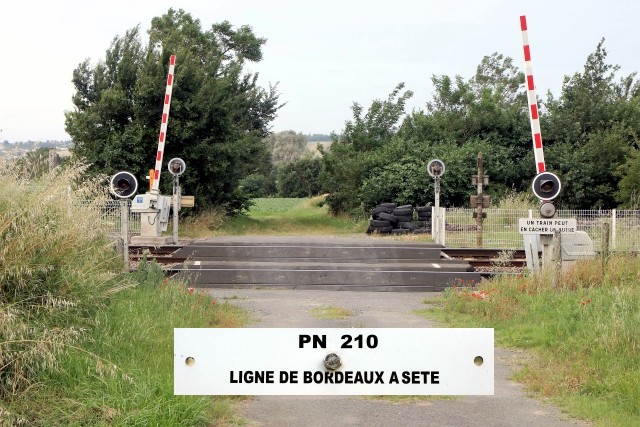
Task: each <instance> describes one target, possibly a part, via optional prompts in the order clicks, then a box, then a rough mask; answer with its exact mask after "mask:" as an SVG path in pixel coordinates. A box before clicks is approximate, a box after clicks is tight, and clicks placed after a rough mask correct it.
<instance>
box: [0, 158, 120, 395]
mask: <svg viewBox="0 0 640 427" xmlns="http://www.w3.org/2000/svg"><path fill="white" fill-rule="evenodd" d="M0 170H2V172H0V188H2V191H1V192H0V242H2V246H1V247H0V304H1V305H0V345H1V346H2V347H1V348H0V350H1V351H0V368H1V371H0V396H3V397H5V398H6V397H9V396H14V395H17V394H19V393H20V392H22V391H23V390H24V389H26V388H27V387H29V386H30V385H32V384H33V381H34V378H36V377H37V374H38V372H40V371H42V370H48V369H54V368H55V367H56V366H57V365H59V358H58V356H59V354H60V353H61V351H63V349H64V348H65V346H69V345H73V344H74V343H76V342H78V340H79V339H81V338H82V336H83V333H84V331H85V330H86V329H87V328H88V327H90V323H91V316H92V314H93V313H94V312H95V310H96V308H97V307H99V306H100V305H101V304H102V303H103V301H104V299H105V298H106V296H107V295H108V294H109V293H110V292H114V291H116V290H117V289H119V288H121V287H123V286H124V287H126V286H127V281H126V280H122V278H119V277H118V274H117V273H116V271H118V269H121V265H119V261H118V260H117V259H116V257H115V256H114V253H113V251H109V250H108V249H109V248H108V242H107V241H106V240H105V239H104V237H103V236H102V235H101V234H100V232H99V231H98V230H97V229H96V227H95V226H94V224H96V223H97V219H96V218H95V215H94V214H93V213H92V212H91V211H89V210H88V209H84V208H82V207H81V206H80V203H79V201H78V199H77V195H78V193H75V192H71V191H69V188H70V187H71V186H73V185H74V183H75V182H76V180H77V178H78V176H79V174H80V173H81V172H82V171H83V168H82V167H76V168H68V169H65V170H61V171H59V172H58V173H56V174H45V175H43V176H41V177H40V178H36V179H34V180H30V179H28V178H25V177H23V175H22V171H23V170H24V169H16V168H14V167H12V166H11V165H4V166H3V167H2V168H0ZM27 170H28V168H27ZM84 193H85V194H83V195H82V197H83V198H84V197H85V196H86V195H87V193H93V195H94V196H98V195H99V194H100V191H99V187H97V186H95V185H93V184H92V183H87V187H86V188H85V190H84ZM118 267H119V268H118Z"/></svg>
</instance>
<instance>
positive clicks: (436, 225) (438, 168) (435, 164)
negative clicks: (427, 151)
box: [427, 159, 445, 245]
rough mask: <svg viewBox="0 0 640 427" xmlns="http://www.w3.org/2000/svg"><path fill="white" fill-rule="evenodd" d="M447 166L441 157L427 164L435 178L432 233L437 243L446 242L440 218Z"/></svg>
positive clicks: (428, 170)
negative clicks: (443, 179)
mask: <svg viewBox="0 0 640 427" xmlns="http://www.w3.org/2000/svg"><path fill="white" fill-rule="evenodd" d="M444 170H445V166H444V162H443V161H442V160H439V159H433V160H431V161H430V162H429V164H428V165H427V172H428V173H429V175H431V177H432V178H433V192H434V204H433V209H434V213H433V218H432V221H433V226H432V227H431V235H432V237H433V240H434V241H435V242H436V243H439V244H441V245H443V244H444V238H443V233H442V227H441V225H442V224H441V218H440V177H441V176H442V175H443V174H444Z"/></svg>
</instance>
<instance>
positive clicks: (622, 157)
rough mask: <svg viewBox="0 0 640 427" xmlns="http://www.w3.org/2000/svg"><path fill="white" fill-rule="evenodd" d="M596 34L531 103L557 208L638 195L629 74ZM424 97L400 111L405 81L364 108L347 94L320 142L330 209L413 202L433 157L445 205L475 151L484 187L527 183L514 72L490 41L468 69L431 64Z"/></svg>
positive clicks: (531, 171)
mask: <svg viewBox="0 0 640 427" xmlns="http://www.w3.org/2000/svg"><path fill="white" fill-rule="evenodd" d="M606 57H607V52H606V50H605V48H604V40H603V41H601V42H600V43H599V44H598V46H597V47H596V50H595V51H594V52H593V53H592V54H590V55H589V56H588V58H587V61H586V63H585V66H584V70H583V71H582V72H579V73H575V74H574V75H573V76H571V77H566V78H565V81H564V84H563V87H562V92H561V94H560V96H559V98H558V99H557V100H556V99H554V98H553V97H552V96H551V95H550V94H549V95H548V96H547V100H546V102H543V103H542V105H541V108H540V111H541V112H542V114H541V121H542V137H543V140H544V144H545V160H546V164H547V169H548V170H549V171H552V172H556V173H558V174H559V175H560V178H561V181H562V183H563V190H562V192H561V196H560V197H559V199H558V200H557V205H558V206H559V207H561V208H567V209H593V208H614V207H616V206H617V205H618V204H620V205H621V206H627V207H629V206H632V205H634V203H635V205H637V203H638V198H639V196H638V195H639V194H640V181H638V171H639V170H640V166H638V164H639V162H638V159H639V155H638V151H639V147H640V144H639V142H638V136H639V135H640V120H638V119H639V118H640V110H639V109H638V107H639V106H640V85H639V84H638V82H637V80H636V79H635V74H631V75H629V76H625V77H623V78H621V79H619V80H617V79H616V72H617V71H618V70H619V67H618V66H615V65H610V64H608V63H607V62H606ZM432 83H433V87H434V93H433V96H432V98H431V100H430V101H429V102H428V103H427V104H426V106H425V109H424V110H421V111H413V112H411V113H410V114H406V113H405V111H404V103H405V101H406V99H407V98H408V97H410V96H411V92H410V91H406V92H404V94H402V95H401V94H400V91H402V90H403V89H404V85H403V84H400V85H399V86H398V87H396V88H395V89H394V90H393V91H392V92H391V94H390V95H389V97H388V98H387V100H385V101H380V100H376V101H374V102H373V103H372V105H371V106H370V107H369V109H368V111H367V112H366V113H364V109H363V107H362V106H360V105H358V104H354V106H353V108H352V110H353V119H352V120H349V121H347V122H346V124H345V127H344V130H343V133H342V135H341V136H340V137H337V136H336V137H334V139H335V141H334V142H333V144H332V146H331V150H330V151H327V152H324V153H323V161H324V163H325V169H324V186H325V191H328V192H330V195H329V197H328V199H327V201H328V203H329V205H330V208H331V210H332V211H333V212H336V213H337V212H349V211H351V212H362V211H363V209H364V210H366V209H368V208H370V207H372V206H374V205H376V204H377V203H380V202H397V203H400V204H405V203H412V204H424V203H427V202H428V201H431V200H433V185H432V182H431V181H432V180H431V179H430V177H429V176H428V174H427V171H426V165H427V163H428V162H429V161H430V160H431V159H433V158H440V159H441V160H443V161H444V162H445V164H446V165H447V173H446V174H445V175H443V177H442V186H441V200H442V203H443V204H444V205H445V206H447V205H448V206H464V205H467V204H468V199H469V198H468V196H469V194H471V193H472V192H473V189H472V188H471V185H470V179H471V175H473V174H476V173H477V172H476V156H477V153H478V152H482V153H483V155H484V166H485V171H486V173H488V174H489V175H490V185H489V187H488V188H487V190H488V193H489V194H491V195H492V196H494V200H495V198H500V197H502V196H503V195H505V194H506V193H507V192H510V191H513V190H518V191H525V192H530V186H531V181H532V179H533V177H534V176H535V173H536V170H535V164H534V161H533V150H532V142H531V130H530V124H529V117H528V110H527V108H528V106H527V101H526V92H525V87H524V74H523V73H522V72H520V71H519V70H518V68H516V67H515V66H514V65H513V60H512V59H511V58H508V57H504V56H503V55H501V54H498V53H494V54H492V55H489V56H486V57H484V58H483V59H482V61H481V62H480V64H479V65H478V67H477V70H476V74H475V75H474V76H473V77H471V78H470V79H464V78H463V77H461V76H455V77H450V76H446V75H442V76H437V75H434V76H432Z"/></svg>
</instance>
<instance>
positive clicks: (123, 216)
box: [120, 199, 129, 273]
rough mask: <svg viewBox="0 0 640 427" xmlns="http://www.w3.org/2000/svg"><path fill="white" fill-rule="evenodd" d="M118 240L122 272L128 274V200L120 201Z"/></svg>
mask: <svg viewBox="0 0 640 427" xmlns="http://www.w3.org/2000/svg"><path fill="white" fill-rule="evenodd" d="M120 238H121V239H122V254H123V255H122V256H123V259H124V272H125V273H128V272H129V200H128V199H127V200H120Z"/></svg>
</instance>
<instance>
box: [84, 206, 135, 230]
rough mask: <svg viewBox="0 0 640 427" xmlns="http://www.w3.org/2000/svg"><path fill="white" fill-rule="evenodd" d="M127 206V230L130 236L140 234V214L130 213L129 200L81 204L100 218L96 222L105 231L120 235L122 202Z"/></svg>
mask: <svg viewBox="0 0 640 427" xmlns="http://www.w3.org/2000/svg"><path fill="white" fill-rule="evenodd" d="M123 203H125V204H126V206H127V212H129V221H128V223H129V230H128V234H129V237H131V236H132V235H134V234H140V214H139V213H132V212H131V210H130V208H131V201H130V200H107V201H105V202H100V203H89V202H86V203H83V205H84V206H85V207H86V208H88V209H91V210H92V211H94V212H95V213H96V216H97V217H98V218H100V220H99V223H98V224H97V225H98V226H99V227H100V228H101V229H102V230H103V231H104V232H105V233H107V234H108V235H110V236H114V237H120V236H121V235H122V204H123Z"/></svg>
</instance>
